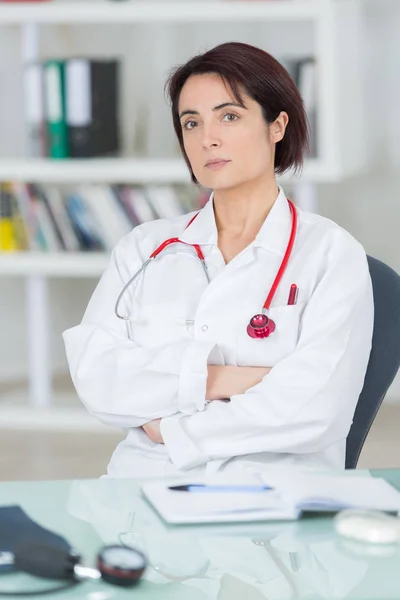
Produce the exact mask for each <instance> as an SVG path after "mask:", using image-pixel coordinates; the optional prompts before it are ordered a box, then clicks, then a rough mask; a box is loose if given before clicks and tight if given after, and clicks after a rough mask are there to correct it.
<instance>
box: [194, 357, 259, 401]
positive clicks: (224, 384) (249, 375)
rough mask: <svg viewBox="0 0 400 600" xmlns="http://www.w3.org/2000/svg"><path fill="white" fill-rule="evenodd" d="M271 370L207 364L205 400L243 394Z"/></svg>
mask: <svg viewBox="0 0 400 600" xmlns="http://www.w3.org/2000/svg"><path fill="white" fill-rule="evenodd" d="M270 371H271V368H270V367H236V366H230V365H227V366H217V365H209V366H208V377H207V390H206V400H207V401H208V402H210V401H211V400H223V399H225V398H230V397H231V396H234V395H235V394H244V393H245V392H246V391H247V390H248V389H249V388H251V387H253V386H254V385H257V383H260V381H261V380H262V379H263V377H264V376H265V375H267V374H268V373H269V372H270Z"/></svg>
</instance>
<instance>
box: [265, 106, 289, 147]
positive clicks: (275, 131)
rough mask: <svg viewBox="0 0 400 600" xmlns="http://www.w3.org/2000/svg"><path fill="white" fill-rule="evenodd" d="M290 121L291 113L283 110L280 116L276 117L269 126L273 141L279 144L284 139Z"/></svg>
mask: <svg viewBox="0 0 400 600" xmlns="http://www.w3.org/2000/svg"><path fill="white" fill-rule="evenodd" d="M288 123H289V115H288V114H287V113H286V112H284V111H281V112H280V113H279V115H278V117H277V118H276V119H275V121H274V122H273V123H271V124H270V126H269V135H270V139H271V142H273V143H274V144H277V143H278V142H280V141H281V140H283V138H284V136H285V131H286V127H287V124H288Z"/></svg>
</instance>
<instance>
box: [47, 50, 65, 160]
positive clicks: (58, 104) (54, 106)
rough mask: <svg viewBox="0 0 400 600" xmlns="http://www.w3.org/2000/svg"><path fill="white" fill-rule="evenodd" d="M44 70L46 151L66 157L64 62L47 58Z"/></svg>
mask: <svg viewBox="0 0 400 600" xmlns="http://www.w3.org/2000/svg"><path fill="white" fill-rule="evenodd" d="M44 70H45V107H46V123H47V135H48V153H49V156H50V157H51V158H56V159H63V158H68V156H69V152H68V139H67V125H66V120H65V63H64V61H62V60H49V61H47V62H46V63H45V65H44Z"/></svg>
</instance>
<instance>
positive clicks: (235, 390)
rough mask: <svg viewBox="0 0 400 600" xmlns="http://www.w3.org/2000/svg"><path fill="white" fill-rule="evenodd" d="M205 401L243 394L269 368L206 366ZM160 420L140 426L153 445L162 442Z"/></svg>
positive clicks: (259, 379) (257, 381)
mask: <svg viewBox="0 0 400 600" xmlns="http://www.w3.org/2000/svg"><path fill="white" fill-rule="evenodd" d="M207 370H208V376H207V388H206V400H207V402H212V401H214V400H224V399H227V398H230V397H231V396H234V395H235V394H244V393H245V392H246V390H248V389H250V388H251V387H253V386H254V385H257V383H260V381H261V380H262V378H263V377H264V376H265V375H268V373H269V372H270V371H271V368H269V367H236V366H230V365H228V366H217V365H209V366H208V369H207ZM160 423H161V419H154V420H152V421H149V422H148V423H145V424H144V425H142V428H143V429H144V431H145V432H146V433H147V435H148V436H149V438H150V439H151V441H152V442H154V443H155V444H162V443H163V442H164V440H163V437H162V435H161V431H160Z"/></svg>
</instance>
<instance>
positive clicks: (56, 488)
mask: <svg viewBox="0 0 400 600" xmlns="http://www.w3.org/2000/svg"><path fill="white" fill-rule="evenodd" d="M371 473H372V475H374V476H380V477H384V478H385V479H387V480H388V481H390V483H392V485H394V486H395V487H396V488H397V489H400V470H388V471H373V472H371ZM140 485H141V482H140V481H135V480H111V479H99V480H93V481H92V480H88V481H87V480H81V481H61V482H32V483H22V482H21V483H20V482H12V483H1V484H0V505H11V504H19V505H20V506H21V507H22V508H23V509H24V510H25V511H26V512H27V514H28V515H29V516H30V517H31V518H32V519H34V520H35V521H37V522H38V523H39V524H41V525H43V526H44V527H46V528H49V529H52V530H53V531H55V532H57V533H59V534H61V535H63V536H64V537H65V538H66V539H67V540H68V541H69V542H70V543H71V544H72V545H73V546H74V547H75V548H77V549H78V550H79V552H80V553H81V554H82V556H83V557H84V559H85V562H86V563H87V564H89V565H93V564H94V562H95V558H96V555H97V552H98V550H99V549H100V547H101V546H102V545H104V544H112V543H123V544H126V545H132V546H134V547H135V548H138V549H139V550H142V551H143V552H144V553H145V554H146V555H147V557H148V560H149V567H148V569H147V571H146V573H145V576H144V578H143V580H142V581H141V583H140V584H139V586H138V587H136V588H134V589H133V590H124V589H120V588H116V587H112V586H110V585H108V584H106V583H103V582H86V583H83V584H80V585H79V586H76V587H75V588H73V589H71V590H69V591H67V592H63V593H62V594H57V595H53V594H51V595H47V596H45V597H46V598H49V599H51V598H61V597H62V598H88V599H89V598H90V599H91V600H107V599H113V598H126V597H128V595H129V596H132V597H134V598H135V599H137V600H142V599H143V600H145V599H146V600H158V599H160V600H161V599H168V600H262V599H264V598H265V599H268V600H275V599H276V600H289V599H291V598H307V599H310V600H311V599H312V600H317V599H322V598H326V599H341V598H350V599H357V600H367V599H374V600H378V599H379V600H384V599H386V598H391V599H394V598H400V546H392V547H386V548H385V549H380V550H378V549H377V548H376V547H368V546H362V545H358V544H353V545H352V544H350V543H348V542H345V541H344V540H342V539H341V538H339V537H338V536H337V535H336V534H335V532H334V528H333V522H332V519H331V518H329V517H324V518H304V519H301V520H299V521H296V522H281V523H278V522H275V523H251V524H238V525H206V526H205V525H202V526H175V527H174V526H170V527H169V526H167V525H166V524H164V523H163V522H162V521H161V520H160V518H159V517H158V516H157V515H156V513H155V512H154V511H153V509H152V508H151V507H150V506H149V505H148V504H147V503H146V501H145V500H144V499H143V498H142V497H141V495H140ZM38 585H40V588H41V589H42V588H43V587H44V586H43V582H42V581H41V582H39V584H38V583H37V582H36V581H33V578H30V577H29V576H28V575H23V574H10V575H4V576H1V577H0V592H3V591H5V590H10V591H11V590H12V589H14V590H17V589H19V590H20V589H21V587H22V588H25V589H26V590H28V589H29V590H33V589H35V586H36V588H37V587H38ZM52 585H54V583H51V584H49V587H51V586H52Z"/></svg>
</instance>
